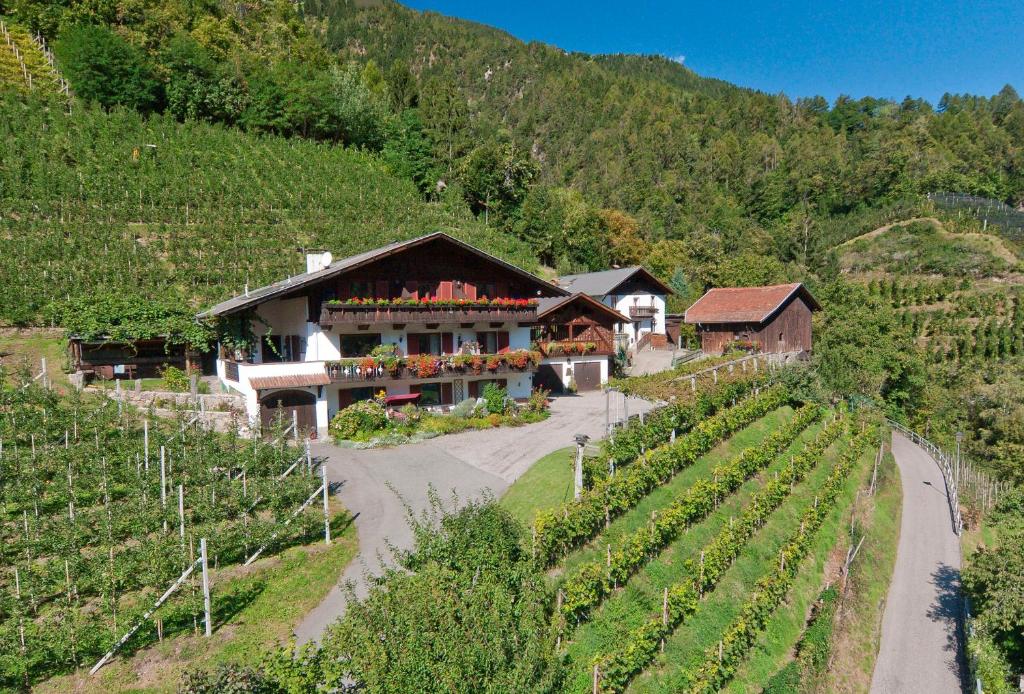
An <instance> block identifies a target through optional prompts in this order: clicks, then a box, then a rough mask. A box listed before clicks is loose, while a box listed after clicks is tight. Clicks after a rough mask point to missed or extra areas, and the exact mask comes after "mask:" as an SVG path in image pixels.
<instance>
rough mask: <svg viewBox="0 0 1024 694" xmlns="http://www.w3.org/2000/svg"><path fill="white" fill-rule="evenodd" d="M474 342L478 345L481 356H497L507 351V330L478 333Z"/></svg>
mask: <svg viewBox="0 0 1024 694" xmlns="http://www.w3.org/2000/svg"><path fill="white" fill-rule="evenodd" d="M476 341H477V342H479V343H480V352H481V353H483V354H499V353H501V352H507V351H508V331H507V330H499V331H493V330H490V331H487V332H478V333H477V334H476Z"/></svg>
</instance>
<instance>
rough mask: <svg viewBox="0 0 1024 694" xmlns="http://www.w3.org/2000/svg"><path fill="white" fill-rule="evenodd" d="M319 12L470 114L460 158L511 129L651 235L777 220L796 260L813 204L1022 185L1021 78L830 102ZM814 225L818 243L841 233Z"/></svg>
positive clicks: (379, 10)
mask: <svg viewBox="0 0 1024 694" xmlns="http://www.w3.org/2000/svg"><path fill="white" fill-rule="evenodd" d="M366 4H370V5H372V6H369V7H367V6H364V5H366ZM306 11H307V13H309V14H312V15H315V16H317V17H324V18H326V20H327V28H326V29H325V31H324V34H323V35H324V40H325V41H326V43H327V45H328V46H329V47H330V48H332V49H334V50H337V51H340V52H341V53H342V55H344V56H346V57H349V58H351V59H355V60H359V61H366V60H367V59H372V60H374V61H375V62H376V63H377V64H378V65H380V66H382V67H387V66H393V65H394V64H395V61H398V63H399V64H400V65H407V66H408V68H409V70H411V72H412V73H413V74H414V75H415V76H416V79H417V81H418V83H419V84H420V85H423V86H428V85H429V87H428V89H429V91H428V92H427V93H424V94H423V95H422V96H423V98H421V99H420V110H421V112H423V113H424V117H425V120H426V121H427V122H428V123H429V124H433V127H434V128H435V129H436V130H438V131H439V132H440V131H443V130H444V122H443V121H445V120H446V119H448V120H451V119H462V122H464V124H465V127H464V128H462V129H461V132H459V133H456V134H455V136H454V142H453V143H451V149H452V150H453V151H454V152H455V153H456V158H457V155H458V154H459V153H466V152H469V151H470V150H472V148H473V147H474V146H475V144H476V142H477V141H478V139H479V138H480V137H481V136H484V137H494V135H493V133H495V132H497V133H498V137H503V136H507V137H510V138H512V139H513V140H514V141H515V142H516V143H517V144H518V145H519V146H520V147H522V148H524V149H526V150H528V151H530V152H531V153H532V154H533V156H534V157H535V158H536V159H538V160H539V161H540V162H541V164H542V175H541V180H542V182H543V183H544V184H545V185H551V186H569V187H572V188H575V189H579V190H581V191H583V193H584V195H585V196H587V197H588V198H589V199H591V200H592V201H594V202H595V203H597V204H600V205H602V206H606V207H615V208H620V209H622V210H625V211H626V212H628V213H630V214H633V215H636V216H637V217H638V218H639V219H640V220H641V226H642V227H643V228H644V230H645V232H646V233H647V235H648V238H650V239H652V240H657V239H660V238H664V237H667V238H685V237H687V236H691V235H692V233H693V232H694V231H695V230H698V229H700V228H702V227H709V228H713V229H717V230H719V231H720V232H721V233H722V234H724V235H727V236H728V235H730V234H735V235H740V234H742V235H743V236H744V238H745V241H746V242H747V243H749V244H752V245H754V246H755V247H756V246H757V241H756V239H757V238H758V232H760V233H761V234H764V233H765V232H770V235H771V237H772V240H773V241H774V246H775V249H776V250H778V251H781V252H782V254H783V256H784V257H785V256H789V257H802V255H803V254H802V251H803V239H802V238H801V236H800V235H801V234H802V233H803V229H802V224H801V220H802V218H804V217H810V218H813V219H818V218H822V217H827V216H830V215H839V214H844V213H847V212H849V211H851V210H854V209H856V208H858V207H859V206H862V205H865V204H868V205H877V204H883V203H887V202H891V201H894V200H897V199H899V198H900V196H904V195H908V194H910V195H912V194H916V193H924V192H926V191H930V190H936V189H952V190H962V191H965V192H966V191H981V190H983V189H984V190H988V191H989V193H988V194H989V195H991V196H992V197H996V198H1001V199H1006V200H1013V201H1017V200H1019V199H1020V198H1021V196H1022V195H1024V178H1022V169H1021V143H1022V142H1024V137H1022V136H1024V104H1021V102H1020V99H1019V98H1018V97H1017V95H1016V92H1014V91H1013V89H1012V88H1008V89H1004V90H1003V92H1001V93H1000V94H999V95H998V96H996V97H994V98H992V99H984V98H977V97H969V98H966V97H965V98H961V97H958V96H949V97H947V98H946V99H944V100H943V102H942V103H941V104H940V105H939V109H940V110H938V111H937V110H935V109H933V108H932V107H931V106H930V105H928V104H927V103H925V102H923V101H920V100H913V99H908V100H906V101H904V102H902V103H894V102H888V101H884V100H879V99H862V100H856V101H855V100H851V99H846V98H841V99H840V100H839V101H838V102H837V103H836V104H835V105H833V106H831V108H830V106H829V104H827V103H826V102H825V101H824V100H823V99H821V98H820V97H818V98H814V99H801V100H798V101H796V102H794V101H792V100H790V99H788V98H786V97H784V96H777V95H768V94H762V93H757V92H753V91H750V90H746V89H740V88H737V87H734V86H732V85H728V84H726V83H723V82H721V81H718V80H710V79H706V78H702V77H700V76H698V75H696V74H694V73H693V72H692V71H690V70H688V69H687V68H685V67H683V66H681V65H679V64H676V63H674V62H672V61H669V60H667V59H665V58H661V57H656V56H588V55H582V54H574V53H566V52H564V51H562V50H560V49H558V48H557V47H554V46H548V45H544V44H540V43H530V44H526V43H523V42H521V41H518V40H516V39H514V38H512V37H510V36H509V35H507V34H505V33H503V32H500V31H498V30H494V29H490V28H488V27H483V26H480V25H476V24H473V23H470V22H465V21H462V20H458V19H453V18H449V17H444V16H441V15H438V14H435V13H430V12H428V13H418V12H414V11H412V10H408V9H406V8H404V7H402V6H400V5H397V4H395V3H392V2H382V3H348V2H335V1H333V0H310V2H307V3H306ZM436 89H443V90H456V91H457V92H458V94H459V96H460V97H461V100H463V101H464V102H465V108H464V112H463V113H461V114H460V113H457V112H452V111H451V110H443V109H442V110H438V109H437V107H436V104H434V103H433V97H432V94H431V93H432V92H433V91H434V90H436ZM798 232H799V233H798ZM810 236H811V238H810V240H809V242H810V245H811V246H812V247H813V248H817V249H818V250H824V248H826V247H827V246H829V245H830V244H831V243H833V242H834V241H835V240H834V239H822V238H818V236H819V235H818V234H816V233H812V234H810ZM727 240H728V239H727ZM762 240H763V237H762ZM732 241H733V243H734V244H738V241H737V240H736V239H732ZM798 242H799V243H798ZM797 251H800V253H798V252H797Z"/></svg>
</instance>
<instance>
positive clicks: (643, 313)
mask: <svg viewBox="0 0 1024 694" xmlns="http://www.w3.org/2000/svg"><path fill="white" fill-rule="evenodd" d="M656 315H658V309H657V308H656V307H654V306H630V307H629V317H630V318H632V319H634V320H640V319H642V318H654V317H655V316H656Z"/></svg>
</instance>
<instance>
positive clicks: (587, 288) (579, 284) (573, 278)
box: [558, 265, 673, 296]
mask: <svg viewBox="0 0 1024 694" xmlns="http://www.w3.org/2000/svg"><path fill="white" fill-rule="evenodd" d="M638 274H639V275H642V276H643V277H644V278H645V279H646V280H647V281H649V282H651V283H652V284H654V285H655V286H657V287H658V288H659V289H661V290H662V291H663V292H664V293H665V294H672V293H673V292H672V288H671V287H669V286H668V285H667V284H665V283H664V282H662V281H661V280H659V279H658V278H657V277H655V276H654V275H652V274H651V273H650V272H648V270H647V269H646V268H645V267H643V266H642V265H631V266H629V267H620V268H615V269H614V270H601V271H599V272H584V273H582V274H579V275H565V276H564V277H561V278H559V280H558V283H559V284H560V285H562V286H563V287H565V288H566V289H568V290H569V291H572V292H583V293H584V294H589V295H590V296H605V295H606V294H611V293H612V292H613V291H614V290H615V288H616V287H618V286H619V285H620V284H622V283H623V282H625V281H626V280H628V279H629V278H631V277H633V276H634V275H638Z"/></svg>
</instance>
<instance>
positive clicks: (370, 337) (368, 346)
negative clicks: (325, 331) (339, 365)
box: [338, 333, 380, 357]
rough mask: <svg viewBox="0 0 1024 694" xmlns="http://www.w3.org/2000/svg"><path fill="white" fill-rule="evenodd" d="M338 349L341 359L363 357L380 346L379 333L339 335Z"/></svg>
mask: <svg viewBox="0 0 1024 694" xmlns="http://www.w3.org/2000/svg"><path fill="white" fill-rule="evenodd" d="M338 341H339V343H340V344H339V349H340V350H341V356H343V357H365V356H366V355H368V354H369V353H370V352H371V351H372V350H373V348H374V347H376V346H377V345H379V344H380V333H365V334H362V333H361V334H359V335H340V336H339V340H338Z"/></svg>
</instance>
